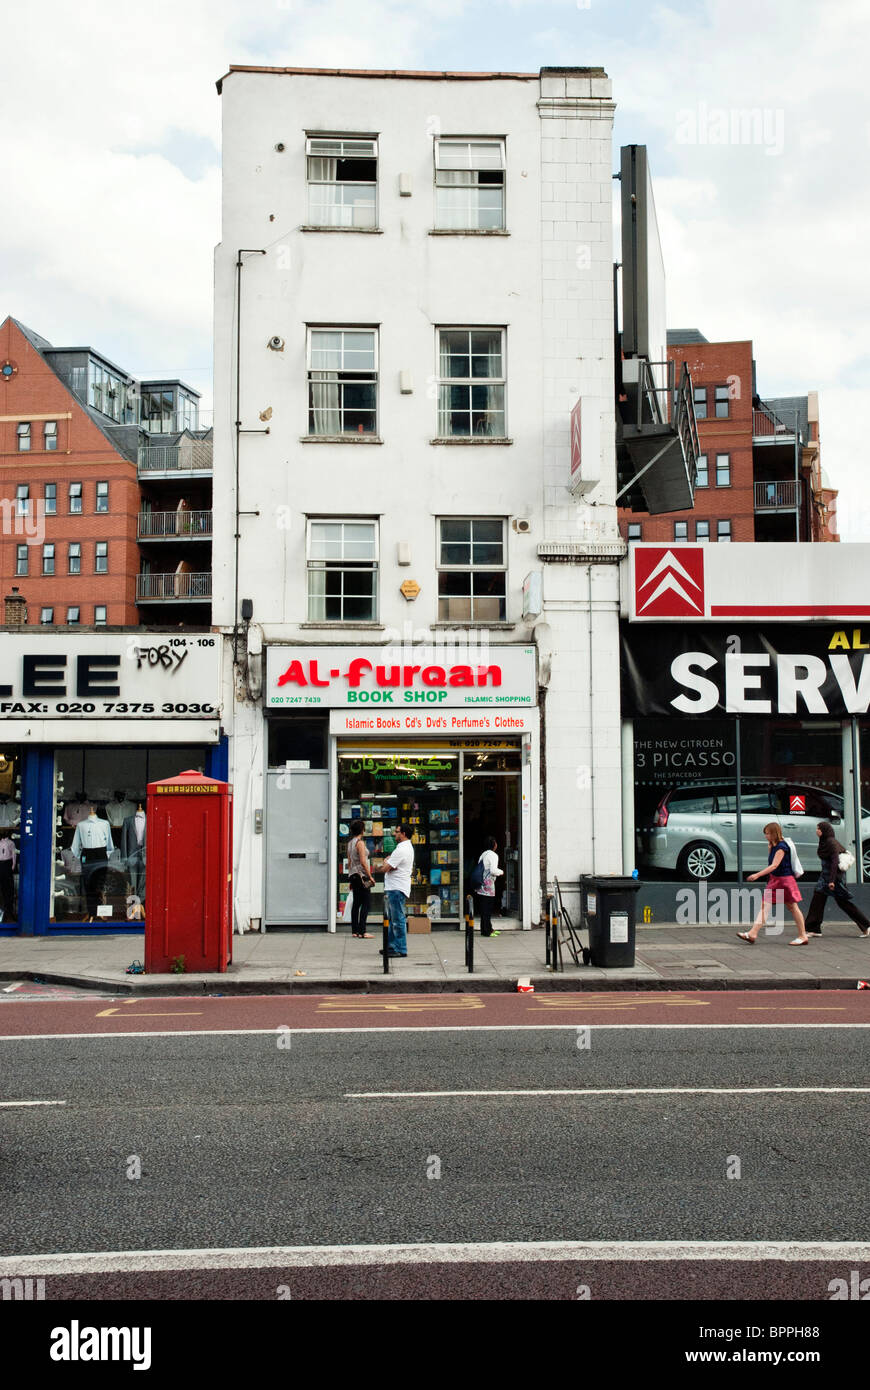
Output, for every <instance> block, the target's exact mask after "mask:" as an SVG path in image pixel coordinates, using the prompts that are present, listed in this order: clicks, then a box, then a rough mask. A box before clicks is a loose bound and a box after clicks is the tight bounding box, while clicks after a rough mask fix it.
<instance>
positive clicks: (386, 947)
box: [383, 899, 390, 975]
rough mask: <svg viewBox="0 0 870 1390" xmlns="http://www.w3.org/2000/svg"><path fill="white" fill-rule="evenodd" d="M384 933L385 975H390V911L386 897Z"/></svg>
mask: <svg viewBox="0 0 870 1390" xmlns="http://www.w3.org/2000/svg"><path fill="white" fill-rule="evenodd" d="M383 935H384V974H385V975H389V973H390V957H389V956H388V955H387V952H388V950H389V949H390V947H389V941H390V915H389V913H388V912H387V908H386V899H384V933H383Z"/></svg>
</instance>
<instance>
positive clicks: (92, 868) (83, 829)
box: [72, 806, 115, 922]
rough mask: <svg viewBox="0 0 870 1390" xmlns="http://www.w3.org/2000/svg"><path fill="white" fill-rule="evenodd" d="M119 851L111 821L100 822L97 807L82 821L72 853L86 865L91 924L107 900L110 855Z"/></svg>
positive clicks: (86, 890)
mask: <svg viewBox="0 0 870 1390" xmlns="http://www.w3.org/2000/svg"><path fill="white" fill-rule="evenodd" d="M114 848H115V843H114V841H113V839H112V829H111V826H110V825H109V822H108V821H107V820H100V819H99V817H98V816H97V813H96V810H95V808H94V807H93V806H90V807H89V813H88V816H87V819H86V820H80V821H79V822H78V824H77V825H76V833H75V835H74V836H73V842H72V853H73V855H74V856H76V857H77V858H79V859H81V861H82V883H83V886H84V890H85V899H86V903H87V917H86V918H85V920H86V921H88V922H93V921H94V919H95V917H96V915H97V902H98V900H102V898H103V897H104V896H105V892H104V890H105V886H106V875H107V873H108V872H109V852H110V851H111V850H113V849H114Z"/></svg>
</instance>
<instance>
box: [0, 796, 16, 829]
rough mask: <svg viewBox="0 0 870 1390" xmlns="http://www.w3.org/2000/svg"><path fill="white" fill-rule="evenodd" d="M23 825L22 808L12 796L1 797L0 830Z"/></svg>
mask: <svg viewBox="0 0 870 1390" xmlns="http://www.w3.org/2000/svg"><path fill="white" fill-rule="evenodd" d="M20 824H21V807H20V805H19V804H18V802H17V801H13V799H12V797H11V796H6V795H5V794H2V795H0V829H3V828H4V827H7V826H8V827H9V829H10V830H11V829H12V827H13V826H15V825H20Z"/></svg>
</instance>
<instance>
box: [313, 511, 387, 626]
mask: <svg viewBox="0 0 870 1390" xmlns="http://www.w3.org/2000/svg"><path fill="white" fill-rule="evenodd" d="M377 606H378V526H377V522H375V521H353V520H347V521H345V520H332V519H330V520H328V521H326V520H324V521H309V522H308V621H309V622H310V623H353V622H357V623H370V622H375V621H376V620H377Z"/></svg>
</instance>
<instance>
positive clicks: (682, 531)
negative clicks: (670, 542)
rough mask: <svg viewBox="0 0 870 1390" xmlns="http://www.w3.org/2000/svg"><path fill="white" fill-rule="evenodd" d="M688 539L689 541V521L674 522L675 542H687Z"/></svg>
mask: <svg viewBox="0 0 870 1390" xmlns="http://www.w3.org/2000/svg"><path fill="white" fill-rule="evenodd" d="M688 539H689V523H688V521H675V522H674V540H675V541H687V540H688Z"/></svg>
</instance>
